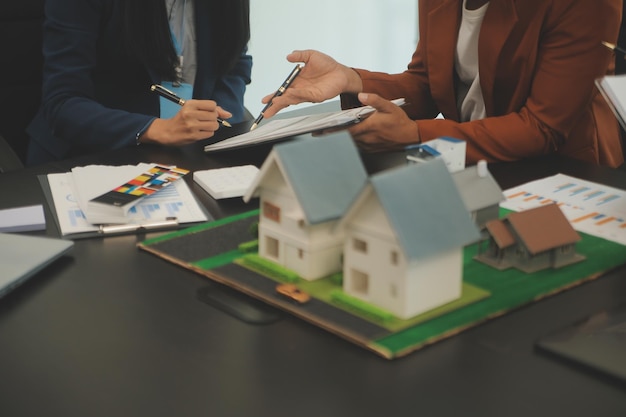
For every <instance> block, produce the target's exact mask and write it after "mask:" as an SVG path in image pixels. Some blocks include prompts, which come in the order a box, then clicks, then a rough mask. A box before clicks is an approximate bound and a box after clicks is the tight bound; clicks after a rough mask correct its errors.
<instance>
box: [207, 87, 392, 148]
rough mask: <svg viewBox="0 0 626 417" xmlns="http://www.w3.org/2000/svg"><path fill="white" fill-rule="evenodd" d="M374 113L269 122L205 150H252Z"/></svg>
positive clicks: (353, 111)
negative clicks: (260, 145) (246, 148)
mask: <svg viewBox="0 0 626 417" xmlns="http://www.w3.org/2000/svg"><path fill="white" fill-rule="evenodd" d="M392 102H393V103H394V104H395V105H397V106H402V105H403V104H404V99H401V98H400V99H396V100H393V101H392ZM374 111H375V109H374V108H373V107H370V106H364V107H357V108H354V109H348V110H341V111H338V112H331V113H322V114H312V115H308V116H298V117H291V118H288V119H274V120H269V121H267V122H265V123H263V124H261V125H259V127H257V128H256V129H254V130H252V131H250V132H246V133H243V134H241V135H237V136H233V137H232V138H228V139H226V140H223V141H221V142H217V143H214V144H211V145H207V146H205V147H204V151H205V152H214V151H221V150H225V149H234V148H238V147H242V146H250V145H255V144H259V143H264V142H270V141H273V140H279V139H284V138H288V137H290V136H296V135H301V134H304V133H311V132H316V131H320V130H324V129H331V128H334V127H339V126H347V125H349V124H351V123H358V122H359V121H361V120H362V119H363V118H365V117H367V115H369V114H370V113H373V112H374Z"/></svg>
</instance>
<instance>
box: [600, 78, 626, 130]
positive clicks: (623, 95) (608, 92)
mask: <svg viewBox="0 0 626 417" xmlns="http://www.w3.org/2000/svg"><path fill="white" fill-rule="evenodd" d="M595 83H596V86H597V87H598V90H600V93H602V96H603V97H604V99H605V100H606V102H607V103H608V104H609V107H610V108H611V110H613V113H614V114H615V117H616V118H617V120H618V121H619V123H620V125H621V126H622V128H623V129H625V130H626V74H624V75H605V76H604V77H601V78H598V79H596V81H595Z"/></svg>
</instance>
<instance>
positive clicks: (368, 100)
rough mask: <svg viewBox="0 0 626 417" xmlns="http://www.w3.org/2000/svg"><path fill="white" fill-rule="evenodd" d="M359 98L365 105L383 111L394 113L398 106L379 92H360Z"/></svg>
mask: <svg viewBox="0 0 626 417" xmlns="http://www.w3.org/2000/svg"><path fill="white" fill-rule="evenodd" d="M358 98H359V101H360V102H361V104H363V105H364V106H372V107H373V108H375V109H376V110H377V111H380V112H383V113H392V112H393V111H395V109H397V107H398V106H396V105H395V104H393V103H392V102H391V101H389V100H387V99H384V98H382V97H381V96H379V95H378V94H369V93H359V95H358Z"/></svg>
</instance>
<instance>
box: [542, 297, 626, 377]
mask: <svg viewBox="0 0 626 417" xmlns="http://www.w3.org/2000/svg"><path fill="white" fill-rule="evenodd" d="M537 346H538V347H539V348H540V349H543V350H545V351H547V352H550V353H552V354H555V355H557V356H560V357H563V358H566V359H568V360H570V361H573V362H575V363H579V364H581V365H583V366H585V367H587V368H590V369H592V370H595V371H597V372H600V373H604V374H607V375H610V376H612V377H613V378H617V379H619V380H621V381H622V382H626V305H625V306H621V307H620V308H618V309H615V310H611V311H601V312H599V313H596V314H594V315H592V316H590V317H588V318H586V319H585V320H582V321H580V322H578V323H574V324H572V325H570V326H568V327H567V328H564V329H561V330H559V331H556V332H555V333H553V334H550V335H547V336H544V337H542V338H540V339H539V341H538V342H537Z"/></svg>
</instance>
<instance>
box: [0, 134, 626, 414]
mask: <svg viewBox="0 0 626 417" xmlns="http://www.w3.org/2000/svg"><path fill="white" fill-rule="evenodd" d="M245 128H246V126H235V127H234V128H233V129H245ZM235 131H236V130H235ZM232 132H234V131H231V132H230V133H232ZM341 134H346V133H338V135H341ZM211 141H212V140H208V141H204V142H202V143H197V144H194V145H189V146H186V147H184V148H180V149H164V148H159V147H152V146H138V147H136V148H130V149H124V150H119V151H112V152H106V153H103V154H100V155H97V156H87V157H83V158H77V159H74V160H68V161H62V162H58V163H52V164H48V165H44V166H40V167H34V168H28V169H26V170H24V171H19V172H13V173H8V174H3V175H0V190H1V191H2V195H3V196H4V197H3V198H2V199H1V200H0V208H8V207H16V206H22V205H30V204H44V205H45V198H44V196H43V194H42V192H41V188H40V186H39V183H38V180H37V175H41V174H45V173H50V172H65V171H67V170H69V169H70V168H71V167H73V166H76V165H87V164H96V163H97V164H110V165H121V164H136V163H138V162H159V163H164V164H177V165H179V166H182V167H184V168H187V169H190V170H197V169H208V168H216V167H222V166H229V165H241V164H247V163H253V164H256V165H259V164H261V163H262V161H263V160H264V158H265V156H267V154H268V152H269V150H270V149H271V145H263V146H257V147H254V148H247V149H243V150H239V151H228V152H224V153H219V154H213V155H206V154H204V153H203V152H202V146H203V145H204V144H206V143H209V142H211ZM366 159H367V165H368V167H369V169H370V171H371V172H373V171H376V170H378V169H380V168H381V167H385V166H387V163H388V162H389V161H391V162H397V161H398V160H399V159H401V155H399V154H386V155H377V156H371V155H370V156H367V157H366ZM490 169H491V171H492V173H493V174H494V176H495V178H496V179H497V180H498V182H499V183H500V185H501V187H502V188H503V189H506V188H509V187H512V186H514V185H518V184H521V183H523V182H526V181H529V180H532V179H536V178H541V177H543V176H547V175H552V174H555V173H558V172H562V173H565V174H569V175H573V176H577V177H580V178H584V179H587V180H591V181H597V182H601V183H604V184H607V185H611V186H615V187H620V188H622V189H624V188H626V173H624V172H622V171H616V170H611V169H608V168H603V167H595V166H590V165H586V164H582V163H579V162H574V161H570V160H565V159H559V158H542V159H538V160H534V161H526V162H525V161H521V162H516V163H507V164H492V165H490ZM188 177H189V178H186V181H188V183H189V185H190V186H191V187H192V190H193V191H194V192H195V193H196V195H197V196H198V197H199V199H200V201H201V202H202V203H203V204H204V205H205V206H206V208H207V210H208V211H209V212H210V213H211V215H212V216H214V217H215V218H221V217H224V216H227V215H231V214H235V213H240V212H243V211H247V210H250V209H251V208H254V207H253V206H251V205H246V204H244V203H243V202H242V201H241V200H239V199H229V200H221V201H219V202H216V201H215V200H213V199H211V198H210V197H209V196H208V195H207V194H205V193H204V191H202V190H201V189H200V188H199V187H197V186H196V185H195V184H194V183H193V181H192V179H191V176H188ZM9 196H10V198H9ZM46 210H48V212H47V213H46V215H47V216H48V217H47V218H48V230H47V232H46V234H48V235H53V236H54V235H57V234H58V231H57V230H56V226H55V225H54V222H53V221H52V220H51V217H49V215H50V213H49V208H46ZM40 234H43V233H40ZM156 235H158V234H156V233H153V234H149V235H127V236H115V237H107V238H105V239H100V238H97V239H82V240H77V241H76V244H75V247H74V251H73V254H72V256H69V257H64V258H62V259H61V260H59V261H58V262H56V263H54V264H53V265H51V266H50V267H48V268H47V269H45V270H44V271H42V272H41V273H39V274H37V275H36V276H35V277H34V278H33V279H31V280H29V281H28V282H27V283H25V284H24V285H22V286H20V287H19V288H17V289H16V290H14V291H13V292H12V293H10V294H9V295H8V296H6V297H5V298H3V299H2V300H1V301H0V416H7V417H9V416H10V417H14V416H62V417H71V416H91V417H95V416H151V417H154V416H186V417H194V416H301V417H306V416H316V417H318V416H415V415H425V416H451V415H455V416H456V415H480V416H492V415H493V416H528V415H571V416H588V415H603V416H604V415H606V416H624V415H626V389H625V388H626V387H625V386H624V385H623V384H621V383H620V382H618V381H616V380H612V379H610V378H608V377H605V376H603V375H600V374H597V373H595V372H592V371H589V370H587V369H584V368H582V367H580V366H577V365H575V364H572V363H569V362H565V361H563V360H560V359H558V358H555V357H552V356H549V355H547V354H545V353H543V352H541V351H538V350H537V349H536V347H535V342H536V341H537V339H538V338H539V337H541V336H543V335H546V334H550V333H552V332H554V331H556V330H558V329H560V328H562V327H565V326H567V325H569V324H571V323H573V322H575V321H577V320H580V319H583V318H585V317H586V316H589V315H591V314H594V313H596V312H598V311H601V310H603V309H612V308H615V307H617V306H619V305H622V304H624V303H626V280H625V279H624V276H625V275H626V267H621V268H618V269H617V270H614V271H611V272H610V273H608V274H606V275H605V276H603V277H601V278H599V279H597V280H595V281H592V282H589V283H586V284H584V285H582V286H579V287H576V288H573V289H571V290H569V291H566V292H564V293H561V294H558V295H556V296H553V297H550V298H548V299H544V300H541V301H539V302H537V303H534V304H532V305H529V306H526V307H523V308H520V309H517V310H515V311H513V312H510V313H508V314H506V315H504V316H502V317H499V318H497V319H493V320H491V321H489V322H487V323H484V324H481V325H479V326H477V327H474V328H472V329H469V330H467V331H465V332H463V333H461V334H459V335H457V336H455V337H452V338H450V339H447V340H445V341H442V342H440V343H437V344H435V345H432V346H429V347H427V348H424V349H422V350H420V351H418V352H415V353H413V354H411V355H408V356H407V357H404V358H400V359H396V360H393V361H388V360H385V359H382V358H380V357H378V356H376V355H375V354H373V353H371V352H368V351H366V350H364V349H361V348H359V347H357V346H355V345H353V344H351V343H349V342H347V341H344V340H343V339H341V338H339V337H337V336H335V335H332V334H330V333H328V332H326V331H324V330H322V329H319V328H317V327H315V326H313V325H310V324H308V323H306V322H304V321H302V320H299V319H297V318H295V317H291V316H289V315H288V314H286V313H283V312H280V311H278V310H274V309H272V308H270V307H268V306H264V305H259V304H258V303H257V302H256V301H255V300H251V299H249V298H247V297H245V296H243V295H241V294H238V293H235V292H234V291H233V290H231V289H229V288H226V287H222V286H220V285H218V284H216V283H212V282H210V281H208V280H207V279H206V278H204V277H202V276H199V275H197V274H195V273H193V272H191V271H188V270H185V269H183V268H180V267H178V266H176V265H174V264H171V263H168V262H166V261H164V260H162V259H160V258H158V257H155V256H153V255H151V254H149V253H146V252H143V251H140V250H138V249H137V248H136V244H137V243H138V242H140V241H142V240H144V239H145V238H146V237H153V236H156ZM207 293H209V294H212V295H213V296H214V299H218V300H219V299H220V298H221V299H223V300H226V302H233V301H238V302H241V303H243V306H244V307H246V308H249V309H251V311H252V312H255V313H258V314H262V315H263V317H264V318H266V319H267V320H265V321H263V322H262V323H256V324H255V323H250V322H246V321H244V320H241V319H239V318H237V317H234V316H233V315H231V314H229V313H228V312H226V311H225V310H224V309H221V308H218V306H216V305H215V304H214V303H213V304H208V303H207V302H206V301H205V297H204V296H203V295H206V294H207ZM625 354H626V353H625Z"/></svg>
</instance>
